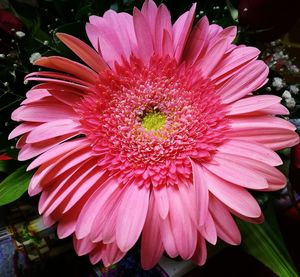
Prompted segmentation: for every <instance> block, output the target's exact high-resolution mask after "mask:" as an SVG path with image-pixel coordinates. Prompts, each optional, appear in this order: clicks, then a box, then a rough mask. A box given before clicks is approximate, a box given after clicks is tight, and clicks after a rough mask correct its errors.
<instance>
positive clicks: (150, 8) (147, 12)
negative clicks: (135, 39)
mask: <svg viewBox="0 0 300 277" xmlns="http://www.w3.org/2000/svg"><path fill="white" fill-rule="evenodd" d="M157 11H158V8H157V6H156V4H155V2H154V1H152V0H146V1H145V2H144V4H143V6H142V10H141V12H142V14H143V15H144V17H145V19H146V21H147V23H148V26H149V27H150V31H151V35H152V37H155V21H156V16H157Z"/></svg>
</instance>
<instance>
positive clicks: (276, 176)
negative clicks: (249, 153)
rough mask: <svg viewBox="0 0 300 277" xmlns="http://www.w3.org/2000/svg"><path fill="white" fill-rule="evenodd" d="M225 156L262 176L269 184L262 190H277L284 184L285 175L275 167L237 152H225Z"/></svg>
mask: <svg viewBox="0 0 300 277" xmlns="http://www.w3.org/2000/svg"><path fill="white" fill-rule="evenodd" d="M226 156H227V157H226V158H228V159H231V160H232V161H238V162H239V163H240V164H242V165H243V166H245V167H248V168H251V169H252V170H255V171H256V172H257V173H259V174H260V175H261V176H263V177H264V178H265V179H266V180H267V182H268V185H269V186H268V187H267V188H265V189H263V190H266V191H269V190H279V189H282V188H283V187H285V186H286V177H285V175H284V174H283V173H281V171H279V170H278V169H277V168H274V167H273V166H270V165H268V164H265V163H263V162H260V161H257V160H254V159H250V158H248V157H241V156H238V154H237V155H235V154H226Z"/></svg>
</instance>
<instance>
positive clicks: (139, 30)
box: [133, 8, 154, 64]
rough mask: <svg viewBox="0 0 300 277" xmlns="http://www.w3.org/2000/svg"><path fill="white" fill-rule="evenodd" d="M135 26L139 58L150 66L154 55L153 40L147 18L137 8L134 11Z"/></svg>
mask: <svg viewBox="0 0 300 277" xmlns="http://www.w3.org/2000/svg"><path fill="white" fill-rule="evenodd" d="M133 24H134V30H135V34H136V39H137V49H138V53H137V54H138V56H139V58H140V59H142V60H143V61H144V63H145V64H148V62H149V60H150V57H151V56H152V54H153V51H154V49H153V39H152V36H151V31H150V27H149V24H148V22H147V20H146V18H145V16H144V15H143V14H142V13H141V12H140V11H139V10H138V9H136V8H134V9H133Z"/></svg>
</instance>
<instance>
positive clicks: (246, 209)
mask: <svg viewBox="0 0 300 277" xmlns="http://www.w3.org/2000/svg"><path fill="white" fill-rule="evenodd" d="M204 173H205V179H206V182H207V185H208V189H209V191H210V192H211V193H212V194H213V195H214V196H216V197H217V198H218V199H219V200H220V201H222V202H223V203H224V204H225V205H226V206H228V207H230V208H232V209H233V210H235V211H237V212H238V213H240V214H242V215H244V216H247V217H255V218H256V217H259V216H260V215H261V210H260V207H259V205H258V203H257V202H256V200H255V198H254V197H253V196H252V195H251V194H250V193H249V192H248V191H247V190H245V189H244V188H241V187H239V186H235V185H233V184H231V183H229V182H227V181H225V180H223V179H221V178H219V177H217V176H216V175H214V174H212V173H210V172H209V171H208V170H206V169H204Z"/></svg>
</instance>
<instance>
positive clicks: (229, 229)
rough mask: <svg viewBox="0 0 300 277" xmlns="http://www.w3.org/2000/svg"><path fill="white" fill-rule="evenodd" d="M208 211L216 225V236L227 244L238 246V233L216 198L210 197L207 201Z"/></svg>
mask: <svg viewBox="0 0 300 277" xmlns="http://www.w3.org/2000/svg"><path fill="white" fill-rule="evenodd" d="M209 210H210V212H211V214H212V216H213V219H214V222H215V224H216V229H217V233H218V236H219V237H220V238H221V239H222V240H224V241H225V242H227V243H229V244H232V245H237V244H240V243H241V234H240V231H239V229H238V227H237V225H236V223H235V222H234V220H233V218H232V216H231V215H230V213H229V211H228V209H227V208H226V206H225V205H224V204H223V203H222V202H220V201H219V200H218V199H217V198H215V197H214V196H212V197H211V198H210V199H209Z"/></svg>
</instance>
